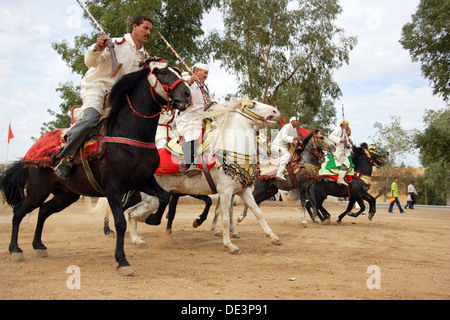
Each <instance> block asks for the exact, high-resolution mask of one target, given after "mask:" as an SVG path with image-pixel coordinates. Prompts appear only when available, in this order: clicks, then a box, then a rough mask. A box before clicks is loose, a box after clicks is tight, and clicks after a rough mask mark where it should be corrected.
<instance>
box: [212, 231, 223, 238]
mask: <svg viewBox="0 0 450 320" xmlns="http://www.w3.org/2000/svg"><path fill="white" fill-rule="evenodd" d="M213 231H214V230H213ZM214 235H215V236H216V237H221V236H222V232H220V231H218V232H215V231H214Z"/></svg>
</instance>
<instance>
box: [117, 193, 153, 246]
mask: <svg viewBox="0 0 450 320" xmlns="http://www.w3.org/2000/svg"><path fill="white" fill-rule="evenodd" d="M158 206H159V201H157V199H156V198H155V197H153V196H149V195H147V194H143V197H142V201H141V202H139V203H138V204H136V205H135V206H133V207H131V208H128V209H127V210H126V211H125V213H126V214H128V220H129V222H130V238H131V242H132V243H134V244H137V245H143V244H145V241H144V239H142V238H141V237H140V236H139V235H138V233H137V221H141V222H145V219H146V218H147V217H148V215H149V214H150V213H152V212H153V211H155V209H157V208H158Z"/></svg>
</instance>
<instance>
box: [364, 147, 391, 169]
mask: <svg viewBox="0 0 450 320" xmlns="http://www.w3.org/2000/svg"><path fill="white" fill-rule="evenodd" d="M361 146H362V145H361ZM364 150H367V153H368V154H369V155H368V157H369V159H370V161H371V163H372V164H374V165H376V166H377V167H381V166H383V165H384V164H385V163H386V162H387V160H388V157H389V152H388V151H387V150H385V149H383V148H380V147H377V146H376V145H366V148H365V149H364Z"/></svg>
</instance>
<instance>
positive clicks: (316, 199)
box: [307, 186, 329, 224]
mask: <svg viewBox="0 0 450 320" xmlns="http://www.w3.org/2000/svg"><path fill="white" fill-rule="evenodd" d="M314 187H315V186H312V188H311V189H310V192H309V199H310V201H308V204H307V207H308V206H309V208H312V210H310V209H308V213H309V216H310V217H311V219H312V220H313V221H314V222H315V223H318V224H321V223H323V222H324V221H326V220H327V217H325V216H324V215H323V213H321V212H320V210H319V205H321V203H322V202H323V201H324V199H322V198H321V193H318V192H317V191H316V190H315V188H314ZM317 217H318V218H319V219H317ZM328 223H329V221H328Z"/></svg>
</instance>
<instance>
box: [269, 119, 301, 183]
mask: <svg viewBox="0 0 450 320" xmlns="http://www.w3.org/2000/svg"><path fill="white" fill-rule="evenodd" d="M297 126H298V118H297V117H292V118H291V119H290V120H289V123H287V124H285V125H284V126H283V128H281V130H280V132H278V135H277V136H276V138H275V140H273V142H272V146H271V149H272V155H278V160H279V163H280V164H279V167H278V171H277V175H276V178H277V180H281V181H286V179H285V178H284V174H283V172H284V169H285V168H286V165H287V164H288V162H289V159H290V158H291V153H290V152H289V147H290V145H291V143H293V142H295V141H301V137H300V136H299V135H298V133H297V129H296V128H297Z"/></svg>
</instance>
